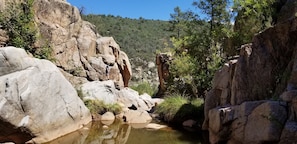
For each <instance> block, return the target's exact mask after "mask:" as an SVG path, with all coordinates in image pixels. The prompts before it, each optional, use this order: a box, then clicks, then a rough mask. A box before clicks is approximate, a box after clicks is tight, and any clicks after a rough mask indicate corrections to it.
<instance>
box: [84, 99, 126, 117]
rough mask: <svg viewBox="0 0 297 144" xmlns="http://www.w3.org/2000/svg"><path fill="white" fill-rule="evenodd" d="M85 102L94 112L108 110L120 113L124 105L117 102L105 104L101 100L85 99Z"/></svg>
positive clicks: (99, 112)
mask: <svg viewBox="0 0 297 144" xmlns="http://www.w3.org/2000/svg"><path fill="white" fill-rule="evenodd" d="M84 103H85V105H86V107H87V108H88V109H89V110H90V112H91V113H92V114H104V113H105V112H107V111H110V112H113V113H114V114H119V113H120V112H121V110H122V107H121V106H120V105H119V104H117V103H115V104H105V103H104V102H103V101H99V100H85V101H84Z"/></svg>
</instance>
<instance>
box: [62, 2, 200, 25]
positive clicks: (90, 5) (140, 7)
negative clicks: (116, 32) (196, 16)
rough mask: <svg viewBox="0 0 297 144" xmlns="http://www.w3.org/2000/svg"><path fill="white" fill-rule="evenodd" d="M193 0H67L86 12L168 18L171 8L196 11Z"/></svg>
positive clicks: (136, 17) (131, 16)
mask: <svg viewBox="0 0 297 144" xmlns="http://www.w3.org/2000/svg"><path fill="white" fill-rule="evenodd" d="M193 1H194V0H67V2H69V3H71V5H74V6H76V7H78V8H79V7H82V6H83V7H84V8H85V13H86V14H90V13H92V14H104V15H109V14H110V15H114V16H121V17H124V18H125V17H128V18H133V19H138V18H140V17H142V18H145V19H155V20H157V19H158V20H169V19H170V14H171V13H174V11H173V9H174V8H175V7H176V6H179V7H180V8H181V10H182V11H186V10H193V11H197V9H195V7H194V6H192V3H193Z"/></svg>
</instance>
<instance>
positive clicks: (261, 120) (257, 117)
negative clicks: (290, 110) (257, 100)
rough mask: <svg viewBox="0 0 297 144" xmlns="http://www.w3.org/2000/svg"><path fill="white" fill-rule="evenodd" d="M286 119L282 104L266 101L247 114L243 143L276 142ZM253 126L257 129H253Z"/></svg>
mask: <svg viewBox="0 0 297 144" xmlns="http://www.w3.org/2000/svg"><path fill="white" fill-rule="evenodd" d="M286 119H287V112H286V108H285V107H284V104H282V103H279V102H272V101H271V102H266V103H263V104H261V105H259V106H258V107H257V108H255V109H254V110H253V112H252V113H251V115H249V116H248V120H247V124H246V127H245V132H244V134H245V135H244V142H245V143H262V142H278V141H279V140H280V135H281V133H282V128H283V125H284V124H285V122H286ZM255 128H257V129H259V130H256V131H255Z"/></svg>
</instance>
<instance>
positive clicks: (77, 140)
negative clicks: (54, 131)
mask: <svg viewBox="0 0 297 144" xmlns="http://www.w3.org/2000/svg"><path fill="white" fill-rule="evenodd" d="M91 125H92V124H91V123H89V124H88V125H87V126H86V127H84V128H82V129H79V130H77V131H75V132H72V133H70V134H67V135H65V136H63V137H60V138H57V139H55V140H53V141H50V142H48V143H46V144H84V143H85V140H86V138H87V136H88V134H89V130H90V128H91Z"/></svg>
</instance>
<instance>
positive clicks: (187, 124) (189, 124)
mask: <svg viewBox="0 0 297 144" xmlns="http://www.w3.org/2000/svg"><path fill="white" fill-rule="evenodd" d="M196 123H197V122H196V121H195V120H192V119H190V120H186V121H184V122H183V123H182V125H183V126H184V127H193V126H194V125H195V124H196Z"/></svg>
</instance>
